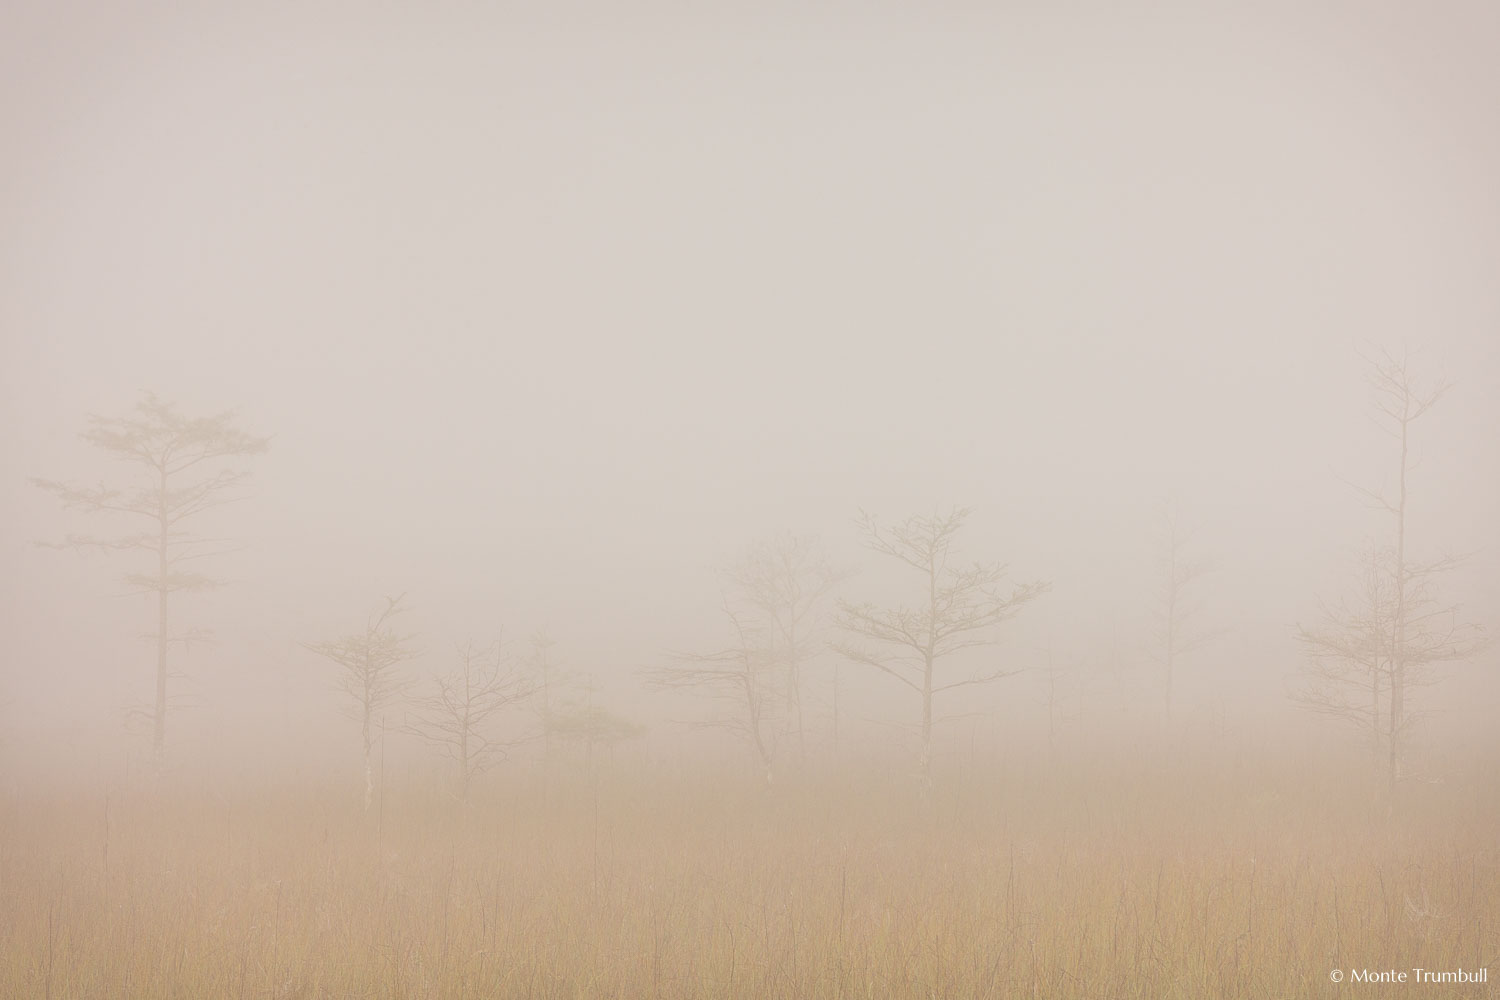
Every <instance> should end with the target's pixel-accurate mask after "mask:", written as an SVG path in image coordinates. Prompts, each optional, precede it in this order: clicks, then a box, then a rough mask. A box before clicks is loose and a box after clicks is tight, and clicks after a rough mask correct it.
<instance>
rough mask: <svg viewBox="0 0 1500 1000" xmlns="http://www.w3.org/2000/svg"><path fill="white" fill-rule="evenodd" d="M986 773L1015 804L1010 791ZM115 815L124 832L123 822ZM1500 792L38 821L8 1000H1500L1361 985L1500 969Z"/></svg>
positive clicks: (175, 801) (1128, 789)
mask: <svg viewBox="0 0 1500 1000" xmlns="http://www.w3.org/2000/svg"><path fill="white" fill-rule="evenodd" d="M981 776H984V777H983V778H981ZM106 815H107V821H106ZM1497 849H1500V786H1497V783H1496V781H1495V780H1494V774H1493V772H1492V771H1484V770H1476V771H1475V772H1474V773H1473V775H1471V776H1470V778H1458V779H1455V780H1453V781H1450V782H1447V783H1445V784H1443V785H1426V786H1421V787H1412V788H1409V789H1407V790H1406V791H1405V792H1404V793H1403V798H1402V801H1401V802H1400V805H1399V808H1398V809H1397V810H1395V812H1394V814H1388V813H1387V810H1386V809H1385V807H1384V806H1381V805H1377V804H1375V803H1374V801H1373V799H1372V797H1371V795H1370V792H1369V790H1368V787H1367V786H1366V785H1364V784H1363V783H1362V782H1361V781H1360V780H1358V779H1357V778H1352V777H1350V776H1348V775H1343V776H1340V775H1337V774H1334V773H1331V772H1330V773H1323V772H1319V771H1316V770H1312V769H1309V768H1307V767H1305V766H1302V765H1300V764H1299V763H1298V762H1296V761H1284V762H1281V763H1279V764H1276V765H1270V764H1262V765H1250V764H1248V763H1246V762H1244V761H1243V760H1238V761H1237V760H1232V759H1230V758H1227V757H1225V758H1219V757H1213V756H1207V757H1205V756H1202V755H1198V756H1194V755H1185V756H1183V757H1182V758H1180V760H1179V762H1177V763H1170V762H1165V760H1163V761H1158V762H1157V763H1155V764H1151V763H1145V762H1142V760H1141V759H1139V758H1137V757H1131V758H1129V763H1120V762H1111V758H1109V757H1106V756H1100V757H1098V758H1095V759H1092V760H1076V761H1071V762H1069V763H1066V764H1057V765H1050V766H1049V765H1045V764H1042V763H1038V764H1036V765H1035V766H1030V765H1019V764H1012V765H1011V766H1009V767H1005V768H995V769H985V770H980V769H977V768H975V769H971V770H961V771H954V772H951V773H946V774H944V775H942V776H941V780H940V781H939V784H938V790H937V791H936V793H935V794H934V795H933V797H932V800H931V801H930V802H929V803H928V804H927V805H925V806H922V805H918V804H916V802H915V800H914V798H913V795H912V794H911V788H910V787H909V784H908V783H905V782H903V780H902V779H901V777H900V776H899V775H884V776H881V775H877V774H876V773H874V772H873V771H870V772H862V773H860V774H857V775H840V776H834V775H825V776H820V777H817V778H807V779H805V780H803V781H800V782H798V781H789V782H787V783H786V785H785V786H784V787H779V788H777V789H774V790H771V791H769V792H768V791H766V790H764V789H760V788H756V787H754V785H753V783H750V782H745V783H736V782H727V781H711V780H708V779H707V778H692V779H690V778H685V777H681V776H675V777H668V776H657V777H654V778H650V777H646V776H642V775H638V774H625V773H611V772H604V773H601V774H600V775H599V776H598V777H597V780H596V781H594V782H590V781H588V780H587V779H586V778H583V777H581V776H579V775H576V774H575V775H572V776H566V775H565V776H560V777H558V778H556V779H555V780H553V781H552V782H550V783H549V784H548V785H546V786H544V785H543V784H542V783H540V782H539V780H538V779H537V777H536V776H535V775H523V774H520V773H518V774H517V775H515V776H512V777H505V776H499V777H497V779H496V781H495V782H493V783H491V784H489V785H487V786H486V787H485V788H484V789H483V791H482V793H481V794H479V795H478V797H477V801H476V802H475V803H474V805H472V806H471V807H469V808H467V809H462V808H459V807H457V806H456V805H455V804H453V803H452V802H451V801H450V800H446V799H444V798H443V797H442V796H441V795H438V794H435V793H433V792H431V791H430V790H427V789H424V788H423V787H419V786H417V785H416V783H414V782H413V783H411V785H410V786H409V787H395V788H392V789H391V790H390V791H389V792H388V794H387V796H386V801H385V802H384V803H383V804H381V805H380V807H378V808H377V809H375V810H373V811H372V812H371V813H370V814H365V813H363V812H362V810H361V809H360V808H359V805H358V803H357V801H356V800H355V797H354V796H353V795H352V794H348V793H346V792H345V791H344V790H342V789H340V790H338V791H336V792H335V791H333V790H328V791H324V792H321V793H314V792H305V793H293V792H289V791H284V790H283V791H277V790H274V789H271V788H267V789H265V790H262V791H259V792H252V791H249V790H242V791H239V792H236V793H234V794H232V795H229V796H227V797H226V796H222V795H218V794H215V793H213V792H211V791H208V790H206V789H196V790H193V789H183V790H181V791H179V792H175V793H171V794H166V793H161V794H150V793H147V792H145V791H140V792H137V793H134V794H130V793H126V792H122V791H119V790H118V789H117V790H115V791H114V792H113V793H111V795H110V797H109V801H108V803H107V804H106V802H105V798H104V794H103V792H102V791H101V792H100V794H99V795H98V796H97V797H90V796H82V795H80V796H75V797H72V798H58V799H52V800H45V801H44V800H25V798H24V797H18V796H15V795H12V796H11V797H10V798H9V799H8V801H6V803H5V805H4V815H3V820H0V935H3V937H0V942H3V949H0V995H3V996H5V997H47V998H63V997H67V998H93V997H97V998H133V997H142V998H144V997H153V998H155V997H161V998H172V997H176V998H184V1000H187V998H203V997H233V998H240V997H243V998H278V1000H284V998H334V997H339V998H344V997H349V998H353V997H370V998H375V997H381V998H430V1000H438V998H460V997H467V998H486V997H538V998H565V997H626V998H635V997H716V998H717V997H725V998H728V997H744V998H769V997H786V998H804V997H805V998H814V997H818V998H821V997H829V998H832V997H870V998H876V997H924V998H930V997H1039V998H1040V997H1046V998H1053V997H1079V998H1083V997H1094V998H1106V997H1140V998H1205V997H1223V998H1235V997H1243V998H1254V1000H1265V998H1296V997H1334V996H1360V995H1370V996H1377V995H1378V996H1380V997H1382V998H1392V997H1402V996H1421V997H1444V996H1463V997H1475V996H1491V995H1496V994H1495V993H1494V992H1492V991H1493V990H1494V987H1493V986H1492V985H1490V984H1484V985H1478V986H1475V985H1463V986H1454V985H1445V984H1420V985H1419V984H1413V983H1408V984H1406V985H1404V986H1403V985H1401V984H1386V983H1382V984H1360V983H1356V984H1350V983H1349V982H1347V981H1346V982H1345V983H1343V984H1341V985H1335V984H1333V983H1332V982H1331V980H1330V972H1331V971H1332V970H1334V969H1342V970H1345V971H1346V972H1347V971H1348V970H1351V969H1364V968H1368V969H1370V970H1371V971H1375V970H1387V969H1391V968H1394V969H1397V970H1410V969H1412V968H1424V969H1433V970H1451V969H1458V968H1463V969H1465V970H1470V971H1472V970H1475V969H1478V968H1480V967H1483V966H1484V965H1486V964H1491V963H1494V962H1495V960H1496V958H1497V956H1500V850H1497Z"/></svg>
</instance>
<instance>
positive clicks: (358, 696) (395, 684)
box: [302, 594, 416, 810]
mask: <svg viewBox="0 0 1500 1000" xmlns="http://www.w3.org/2000/svg"><path fill="white" fill-rule="evenodd" d="M405 596H406V595H404V594H403V595H402V596H401V597H387V598H386V599H385V607H383V608H381V609H380V610H379V611H376V612H374V613H373V614H371V615H370V617H369V618H368V619H367V620H366V621H365V628H364V631H363V632H357V633H354V634H352V635H347V636H344V637H343V638H340V639H329V640H326V641H324V642H307V643H303V644H302V645H303V646H304V647H305V648H306V649H309V650H311V651H312V652H314V653H317V654H318V655H319V656H322V657H324V658H326V659H329V660H332V661H333V662H334V663H335V664H336V665H337V666H338V668H339V677H338V683H339V688H340V690H342V691H343V692H344V693H345V694H347V695H348V696H349V697H350V698H351V699H353V701H354V704H353V705H352V706H351V711H350V715H351V716H352V717H353V718H355V719H357V720H358V721H359V724H360V738H361V745H362V747H363V749H364V768H365V809H367V810H368V809H369V808H370V803H371V802H372V801H373V799H374V797H375V771H374V763H373V758H374V748H375V729H374V723H375V719H376V718H377V717H378V716H379V715H380V713H381V710H382V709H384V708H386V707H387V706H389V705H390V704H391V702H393V701H394V700H395V699H396V697H397V696H398V695H400V694H401V692H402V691H404V690H405V688H406V682H405V680H404V679H403V678H402V677H401V676H400V675H399V674H398V672H397V668H398V667H399V666H400V665H401V664H402V663H405V662H406V661H407V660H410V659H411V658H412V657H413V656H414V655H416V654H415V653H414V652H413V651H412V649H411V645H410V644H411V638H412V637H411V636H408V635H401V634H399V633H397V632H396V631H395V630H394V628H393V619H394V618H395V617H396V616H397V615H398V614H400V612H401V610H402V609H401V601H402V600H403V599H404V597H405Z"/></svg>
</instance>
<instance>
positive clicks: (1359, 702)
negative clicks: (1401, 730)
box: [1293, 546, 1393, 764]
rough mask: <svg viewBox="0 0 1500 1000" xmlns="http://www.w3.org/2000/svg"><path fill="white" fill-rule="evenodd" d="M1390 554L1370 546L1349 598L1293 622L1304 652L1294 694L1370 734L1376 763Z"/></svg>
mask: <svg viewBox="0 0 1500 1000" xmlns="http://www.w3.org/2000/svg"><path fill="white" fill-rule="evenodd" d="M1388 562H1389V554H1388V553H1384V552H1382V551H1381V550H1380V549H1379V548H1378V547H1376V546H1371V547H1370V548H1368V549H1367V550H1366V552H1365V554H1364V557H1363V559H1362V562H1361V567H1360V569H1361V573H1360V588H1359V592H1358V595H1357V597H1356V599H1355V600H1354V601H1353V602H1350V601H1342V602H1340V603H1339V604H1338V605H1334V606H1330V605H1328V604H1320V607H1319V618H1318V621H1317V623H1316V624H1314V625H1303V624H1301V623H1300V622H1299V623H1298V625H1297V628H1296V632H1295V639H1296V641H1297V644H1298V645H1299V646H1301V647H1302V651H1303V654H1304V657H1305V661H1304V662H1305V666H1304V669H1303V673H1302V677H1301V683H1300V685H1299V687H1298V689H1297V690H1296V691H1295V692H1294V694H1293V698H1294V699H1295V700H1296V701H1298V702H1300V703H1301V704H1302V705H1303V706H1304V707H1306V708H1308V709H1310V710H1312V711H1314V712H1317V713H1319V714H1321V715H1327V716H1331V717H1333V718H1338V719H1343V720H1344V721H1346V722H1348V723H1349V724H1351V725H1352V726H1354V727H1355V728H1356V729H1359V730H1363V731H1365V732H1366V733H1368V734H1369V736H1370V745H1371V749H1372V752H1373V753H1374V758H1375V761H1376V763H1377V764H1378V763H1379V762H1380V761H1381V760H1382V750H1383V747H1384V746H1385V737H1386V734H1385V730H1384V729H1382V728H1381V700H1382V699H1383V698H1384V697H1385V696H1386V692H1387V691H1388V690H1389V688H1390V676H1391V672H1390V641H1389V637H1390V635H1391V619H1392V610H1393V602H1392V593H1391V586H1390V584H1391V582H1392V576H1391V573H1390V567H1389V565H1388Z"/></svg>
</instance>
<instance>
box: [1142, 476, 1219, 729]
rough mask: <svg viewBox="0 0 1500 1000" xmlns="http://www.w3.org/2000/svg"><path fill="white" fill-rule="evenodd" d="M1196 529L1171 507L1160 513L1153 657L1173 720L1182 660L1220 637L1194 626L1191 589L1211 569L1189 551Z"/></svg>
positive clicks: (1209, 563) (1195, 614)
mask: <svg viewBox="0 0 1500 1000" xmlns="http://www.w3.org/2000/svg"><path fill="white" fill-rule="evenodd" d="M1195 533H1196V529H1194V528H1190V527H1188V526H1186V525H1184V524H1183V523H1182V519H1181V518H1180V517H1179V516H1178V513H1177V511H1176V509H1175V508H1173V507H1172V506H1171V505H1170V504H1169V505H1167V507H1166V509H1165V510H1164V511H1163V513H1162V519H1161V526H1160V529H1159V532H1158V534H1157V537H1156V546H1157V553H1158V558H1159V560H1160V566H1159V572H1160V580H1161V587H1160V590H1159V592H1158V595H1157V607H1156V627H1155V633H1154V636H1153V638H1154V640H1155V648H1156V655H1157V657H1158V662H1159V663H1160V665H1161V669H1162V675H1161V685H1162V703H1163V706H1164V708H1165V712H1166V715H1167V718H1169V719H1170V718H1171V716H1172V682H1173V680H1174V679H1175V676H1176V671H1177V667H1178V664H1179V663H1180V662H1181V660H1182V658H1183V657H1184V656H1187V655H1188V654H1189V653H1192V652H1194V651H1195V650H1197V649H1199V648H1200V647H1202V646H1204V645H1205V644H1207V643H1208V642H1210V641H1212V640H1213V639H1216V638H1218V637H1219V636H1221V635H1223V631H1222V630H1219V629H1204V628H1200V627H1198V625H1197V617H1198V608H1197V606H1196V605H1195V604H1194V602H1193V599H1192V590H1193V585H1194V584H1195V583H1197V582H1198V581H1199V580H1200V579H1202V578H1203V577H1204V576H1205V575H1207V574H1208V573H1209V572H1211V571H1212V570H1213V569H1214V564H1213V561H1212V560H1211V559H1209V558H1207V557H1205V556H1202V555H1197V554H1194V552H1193V551H1192V541H1193V535H1194V534H1195Z"/></svg>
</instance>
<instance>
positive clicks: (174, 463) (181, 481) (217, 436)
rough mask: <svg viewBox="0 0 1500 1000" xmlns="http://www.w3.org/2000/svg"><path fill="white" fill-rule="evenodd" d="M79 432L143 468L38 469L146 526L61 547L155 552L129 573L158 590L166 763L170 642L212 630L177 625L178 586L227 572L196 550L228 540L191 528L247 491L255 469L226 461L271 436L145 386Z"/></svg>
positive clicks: (77, 501)
mask: <svg viewBox="0 0 1500 1000" xmlns="http://www.w3.org/2000/svg"><path fill="white" fill-rule="evenodd" d="M82 437H83V439H84V440H85V441H87V442H88V443H89V444H91V445H93V446H94V447H95V448H98V449H99V450H100V451H102V452H104V453H105V454H106V455H108V456H109V457H111V458H114V459H118V460H121V461H123V462H126V463H128V464H129V465H130V466H132V467H133V469H134V470H135V471H136V473H137V474H138V476H139V478H138V479H137V481H136V483H135V484H134V485H131V486H107V485H105V484H104V483H103V482H100V483H99V484H98V485H96V486H78V485H74V484H71V483H63V482H57V481H54V480H50V479H33V480H32V482H33V483H34V484H35V485H36V486H38V487H40V488H41V489H43V490H45V491H47V492H48V493H51V494H52V495H53V496H55V497H57V498H58V499H59V500H61V501H62V504H63V506H64V507H65V508H67V509H68V510H80V511H84V512H87V513H91V514H112V515H119V516H120V520H122V521H123V522H131V523H135V524H140V525H142V526H143V529H144V530H138V531H134V532H127V533H121V534H113V535H69V536H68V537H67V539H66V540H65V541H63V542H61V543H51V544H50V547H54V548H75V549H97V550H102V551H108V552H121V551H138V552H145V553H148V554H149V556H150V559H151V562H150V566H149V568H148V569H145V570H144V571H142V572H136V573H130V574H128V575H127V576H126V577H125V580H126V583H128V584H129V585H130V586H131V587H132V588H134V589H136V590H138V591H142V592H145V593H154V594H156V632H155V633H154V635H153V638H154V639H155V643H156V700H155V706H154V710H153V713H152V717H151V748H152V756H153V759H154V761H155V764H156V767H157V769H158V771H160V769H161V767H162V766H163V764H164V761H165V756H166V738H167V707H168V704H169V701H168V697H167V694H168V692H167V681H168V678H169V677H170V676H171V672H170V670H169V660H168V649H169V648H170V647H171V646H172V645H173V644H179V645H181V644H185V643H187V642H190V641H194V640H203V639H205V638H207V635H206V633H204V632H202V631H199V630H188V631H182V632H176V633H174V632H173V631H172V630H171V607H172V602H171V600H170V598H171V595H173V594H176V593H179V592H183V591H202V590H208V589H210V588H212V587H215V586H218V585H219V584H220V582H221V581H219V580H216V579H214V578H213V577H210V576H207V575H205V574H203V573H201V572H196V571H195V570H194V569H193V568H192V566H194V565H196V563H197V560H199V559H202V558H204V557H206V556H209V555H213V554H215V552H217V551H220V550H221V549H222V545H223V541H222V539H216V538H206V537H204V536H202V535H200V534H197V533H196V532H194V531H192V530H190V529H191V528H192V526H193V525H194V524H196V523H197V520H196V519H197V518H198V517H199V516H200V515H202V514H204V513H205V512H207V511H210V510H213V509H215V508H217V507H222V506H224V505H225V504H228V503H232V502H233V501H235V500H238V499H240V498H241V496H242V494H241V492H240V487H241V486H242V485H243V484H244V482H245V479H246V477H247V476H248V475H249V473H248V472H246V471H244V470H241V469H236V468H232V467H227V466H229V465H230V464H232V463H233V462H234V460H237V459H244V458H249V457H251V456H253V455H259V454H261V453H263V452H264V451H265V450H266V448H267V445H268V443H269V439H268V438H263V437H256V436H254V435H252V434H249V433H247V432H246V431H244V430H242V429H241V428H240V427H239V425H238V423H237V417H236V415H235V414H234V413H233V412H232V411H230V412H223V413H217V414H213V415H210V416H205V417H190V416H186V415H184V414H182V413H181V412H179V411H178V409H177V407H176V406H175V405H174V404H172V403H170V402H166V401H164V400H162V399H160V398H158V397H157V396H156V395H155V394H154V393H146V394H144V396H143V398H142V399H141V400H140V401H139V402H138V403H136V405H135V408H134V409H132V410H131V411H130V412H129V413H127V414H126V415H125V416H121V417H101V416H90V417H89V418H88V429H87V430H85V431H84V432H83V434H82Z"/></svg>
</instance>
